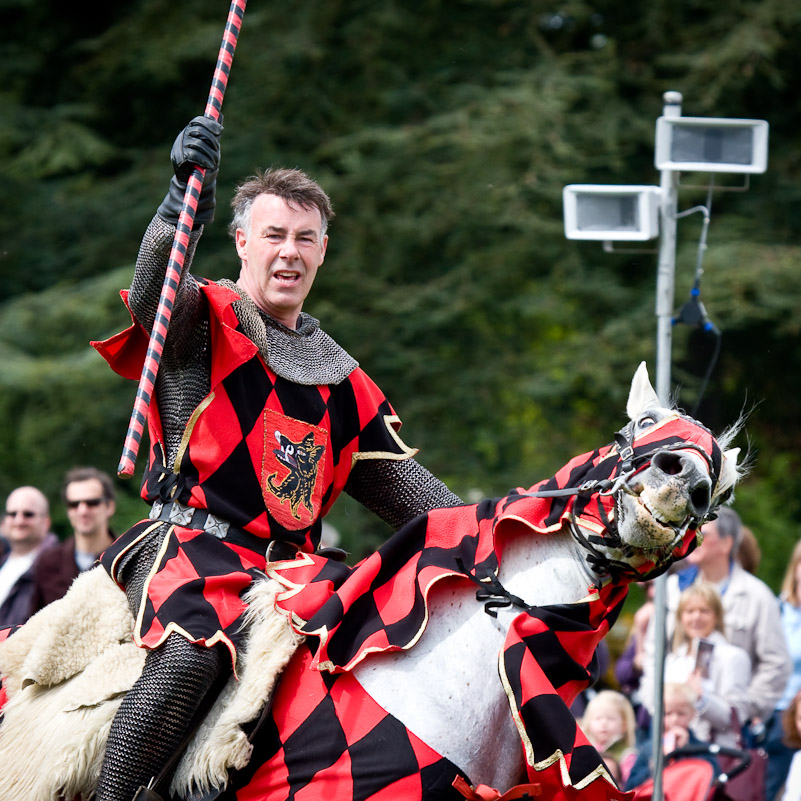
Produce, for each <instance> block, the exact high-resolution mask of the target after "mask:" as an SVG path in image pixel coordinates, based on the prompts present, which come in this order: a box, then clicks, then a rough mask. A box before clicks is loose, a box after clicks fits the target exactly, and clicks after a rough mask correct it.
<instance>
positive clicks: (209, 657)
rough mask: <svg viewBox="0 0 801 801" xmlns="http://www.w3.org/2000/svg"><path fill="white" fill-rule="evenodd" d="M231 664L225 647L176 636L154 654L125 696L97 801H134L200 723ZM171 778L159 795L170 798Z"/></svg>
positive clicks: (99, 786) (114, 722)
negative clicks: (206, 704)
mask: <svg viewBox="0 0 801 801" xmlns="http://www.w3.org/2000/svg"><path fill="white" fill-rule="evenodd" d="M226 663H228V665H230V660H229V658H228V655H227V652H225V649H224V648H223V647H222V646H220V645H216V646H214V647H213V648H206V647H204V646H202V645H196V644H195V643H191V642H189V640H187V639H185V638H184V637H183V636H181V635H180V634H171V635H170V636H169V637H168V638H167V639H166V640H165V641H164V643H163V644H162V645H161V646H160V647H159V648H156V649H155V650H153V651H148V654H147V658H146V659H145V666H144V669H143V671H142V675H141V676H140V677H139V679H138V680H137V681H136V683H135V684H134V685H133V687H132V688H131V689H130V690H129V691H128V693H127V694H126V696H125V698H123V700H122V703H121V705H120V708H119V710H118V711H117V714H116V716H115V717H114V721H113V723H112V725H111V731H110V732H109V737H108V743H107V745H106V754H105V758H104V760H103V768H102V770H101V772H100V779H99V780H98V784H97V794H96V796H95V801H131V799H132V798H133V796H134V793H135V792H136V791H137V789H138V788H139V787H140V786H142V785H145V786H147V784H148V783H149V781H150V779H151V778H152V776H153V771H154V766H159V767H158V768H157V769H158V770H160V769H161V766H162V765H166V764H167V762H168V761H169V759H170V757H172V755H173V754H174V753H175V751H176V750H177V749H178V747H179V746H180V744H181V742H182V740H183V739H184V737H185V735H186V733H187V732H188V731H189V730H190V727H191V726H192V724H193V723H194V717H195V715H196V713H197V712H198V708H199V707H200V706H201V704H202V701H203V699H204V698H205V696H206V695H207V693H208V692H209V690H211V688H212V687H213V686H214V685H215V683H216V680H217V679H218V677H220V676H223V675H225V672H226V671H227V670H228V669H229V668H227V666H226ZM171 778H172V777H171V776H168V777H165V780H164V782H163V783H162V784H160V785H159V786H158V787H155V788H154V789H155V791H156V792H159V793H160V794H162V795H163V797H164V798H167V797H168V792H167V788H168V787H169V782H170V780H171Z"/></svg>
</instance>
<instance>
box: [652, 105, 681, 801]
mask: <svg viewBox="0 0 801 801" xmlns="http://www.w3.org/2000/svg"><path fill="white" fill-rule="evenodd" d="M662 99H663V100H664V106H663V111H662V114H663V115H664V116H665V117H680V116H681V100H682V97H681V93H680V92H665V94H664V95H663V96H662ZM660 187H661V204H660V207H659V215H660V220H659V223H660V235H659V266H658V268H657V274H656V318H657V332H656V394H657V395H658V396H659V400H660V402H661V403H662V405H663V406H670V403H669V401H670V362H671V352H672V345H673V295H674V291H673V289H674V285H675V272H676V214H677V210H678V196H679V173H678V172H676V171H675V170H661V171H660ZM666 619H667V575H664V574H663V575H661V576H659V577H658V578H657V579H656V582H655V595H654V715H653V720H652V721H651V748H652V754H653V763H654V790H653V801H662V767H663V765H662V763H663V762H664V759H663V754H662V722H663V719H664V710H663V708H662V689H663V688H662V682H663V678H664V672H665V645H666V642H665V640H666V635H665V630H666V625H665V624H666Z"/></svg>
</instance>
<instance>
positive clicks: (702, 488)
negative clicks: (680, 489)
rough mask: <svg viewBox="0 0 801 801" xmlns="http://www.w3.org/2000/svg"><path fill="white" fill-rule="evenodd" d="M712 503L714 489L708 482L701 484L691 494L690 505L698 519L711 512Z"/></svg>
mask: <svg viewBox="0 0 801 801" xmlns="http://www.w3.org/2000/svg"><path fill="white" fill-rule="evenodd" d="M711 501H712V489H711V486H710V484H709V482H708V481H702V482H699V483H698V484H697V485H696V486H695V488H694V489H693V490H692V491H691V492H690V503H692V505H693V509H694V511H695V513H696V515H697V516H698V517H703V516H704V515H705V514H706V513H707V512H708V511H709V505H710V503H711Z"/></svg>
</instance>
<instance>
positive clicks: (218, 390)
mask: <svg viewBox="0 0 801 801" xmlns="http://www.w3.org/2000/svg"><path fill="white" fill-rule="evenodd" d="M199 286H200V291H201V292H202V293H203V295H204V296H205V298H206V300H207V302H208V307H209V319H210V342H211V391H210V392H209V393H208V395H207V396H206V397H205V399H204V400H203V401H202V402H201V403H200V404H199V406H198V407H197V408H196V410H195V412H194V413H193V414H192V416H191V418H190V420H189V422H188V424H187V426H186V429H185V432H184V436H183V440H182V443H181V447H180V450H179V452H178V455H177V457H176V459H175V464H174V468H173V469H172V470H167V469H165V467H164V451H165V448H164V444H163V443H164V436H163V431H162V423H161V419H160V415H159V409H158V404H157V403H152V404H151V405H150V408H149V417H148V431H149V438H150V447H149V453H148V463H147V467H146V469H145V475H144V480H143V484H142V493H141V494H142V497H143V498H144V499H145V500H146V501H148V502H149V503H151V504H152V503H154V502H156V501H162V502H169V501H179V502H181V503H182V504H185V505H187V506H190V507H194V508H198V509H205V510H208V511H209V512H211V513H212V514H213V515H214V516H215V517H219V518H222V519H223V520H225V521H227V522H228V523H229V524H231V526H233V527H236V528H238V529H242V530H244V531H245V532H247V533H249V534H251V535H254V537H253V543H251V544H250V547H249V546H248V545H243V544H241V543H238V544H232V543H229V542H227V541H226V540H224V539H218V538H216V537H215V536H213V535H211V534H208V533H206V532H205V531H201V530H198V529H193V528H184V527H181V526H172V527H171V528H170V531H169V535H168V536H167V537H166V538H165V540H164V542H163V543H162V547H161V551H160V554H159V557H158V560H157V562H158V568H157V569H156V570H155V572H153V573H152V574H151V576H150V578H149V579H148V585H147V588H146V593H145V595H146V601H145V602H144V603H143V606H142V608H141V609H140V611H139V617H138V620H137V626H136V630H135V639H136V641H137V643H138V644H140V645H144V646H146V647H150V648H153V647H156V646H157V645H158V644H160V643H161V642H162V641H163V640H164V639H165V637H166V636H167V634H169V633H170V632H171V631H178V632H180V633H182V634H183V635H184V636H186V637H188V638H189V639H191V640H193V641H196V642H200V643H203V644H206V645H210V644H213V643H215V642H218V641H222V642H224V643H225V644H226V645H228V647H229V648H230V649H231V651H232V655H233V654H234V653H235V642H236V628H237V626H238V621H239V618H240V615H241V613H242V612H243V611H244V608H245V605H244V603H243V602H242V601H241V599H240V597H239V596H240V593H241V592H242V591H243V590H244V589H245V588H246V587H247V586H249V584H250V583H251V581H252V579H253V577H254V575H255V574H256V572H257V571H261V570H263V569H264V567H265V556H264V551H265V549H266V545H267V543H268V541H269V540H271V539H277V540H282V541H286V542H289V543H292V544H293V545H296V546H297V547H298V548H299V549H300V550H302V551H306V552H309V551H312V550H314V548H315V547H316V545H317V544H318V542H319V537H320V527H321V520H322V518H323V516H324V515H325V514H326V513H327V512H328V510H329V509H330V507H331V506H332V504H333V503H334V501H335V500H336V499H337V497H338V496H339V494H340V493H341V492H342V490H343V488H344V486H345V484H346V482H347V480H348V476H349V474H350V472H351V469H352V467H353V465H354V464H355V463H356V461H357V460H360V459H398V460H401V459H406V458H409V457H411V456H413V455H414V453H415V451H413V450H411V449H409V448H408V447H407V446H406V445H405V444H404V443H403V442H402V441H401V439H400V437H399V436H398V434H397V431H398V429H399V428H400V420H399V418H398V417H397V415H396V414H395V412H394V410H393V408H392V406H391V405H390V403H389V401H388V400H387V399H386V398H385V397H384V395H383V393H382V392H381V390H380V389H379V388H378V387H377V386H376V385H375V383H374V382H373V381H372V380H371V379H370V378H369V377H368V376H367V375H366V373H365V372H364V371H363V370H362V369H361V368H359V367H356V368H355V369H354V370H353V371H352V372H351V373H350V374H349V375H348V376H347V377H346V378H345V379H344V380H343V381H341V383H339V384H336V385H333V384H332V385H325V386H306V385H301V384H297V383H294V382H292V381H289V380H287V379H285V378H282V377H281V376H279V375H276V373H275V372H274V371H273V370H272V369H270V367H269V366H268V365H267V363H266V362H265V360H264V358H263V357H262V355H261V354H260V352H259V350H258V348H257V346H256V345H255V344H254V342H253V341H252V340H251V339H250V338H248V337H247V336H246V335H245V334H244V333H243V331H242V329H241V325H240V322H239V320H238V318H237V316H236V314H235V312H234V309H233V308H232V304H233V303H234V302H235V301H236V300H238V295H237V294H236V293H235V292H233V291H232V290H230V289H228V288H226V287H223V286H220V285H218V284H214V283H211V282H201V283H200V284H199ZM123 297H124V299H125V300H126V302H127V294H126V293H123ZM94 344H95V347H96V348H97V350H98V351H99V352H100V353H101V355H102V356H103V357H104V358H105V359H106V361H107V362H108V363H109V364H110V366H111V367H112V368H113V369H114V370H115V372H117V373H119V374H120V375H122V376H124V377H126V378H131V379H134V380H136V379H138V377H139V374H140V372H141V366H142V363H143V360H144V355H145V352H146V348H147V334H146V332H145V330H144V329H143V328H142V327H141V326H140V325H138V324H137V323H134V324H133V325H132V326H131V327H130V328H128V329H126V330H125V331H123V332H121V333H120V334H117V335H116V336H114V337H112V338H111V339H108V340H106V341H105V342H102V343H94ZM159 525H161V524H160V523H158V522H154V521H152V520H145V521H142V522H140V523H137V524H136V525H135V526H133V527H132V528H131V529H130V530H129V531H128V532H126V534H124V535H123V536H122V537H120V538H119V540H118V541H117V542H116V543H115V544H114V546H112V547H111V548H110V549H109V550H107V551H106V553H105V554H104V555H103V564H104V565H105V567H106V569H107V570H109V572H110V574H111V576H112V577H113V578H115V580H117V579H118V578H119V576H118V575H117V567H118V565H119V561H120V559H121V558H122V557H124V555H125V553H126V552H127V551H128V549H130V548H131V547H132V546H133V545H135V544H136V543H137V542H138V541H139V540H140V539H141V538H142V537H144V536H147V535H148V533H150V532H151V531H152V528H153V526H159ZM262 543H263V547H262Z"/></svg>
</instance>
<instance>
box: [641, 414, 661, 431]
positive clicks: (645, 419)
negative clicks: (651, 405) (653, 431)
mask: <svg viewBox="0 0 801 801" xmlns="http://www.w3.org/2000/svg"><path fill="white" fill-rule="evenodd" d="M655 423H656V419H655V418H654V416H653V415H650V414H644V415H643V416H642V417H641V418H640V419H639V420H638V421H637V425H638V426H639V427H640V428H650V427H651V426H652V425H654V424H655Z"/></svg>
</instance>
